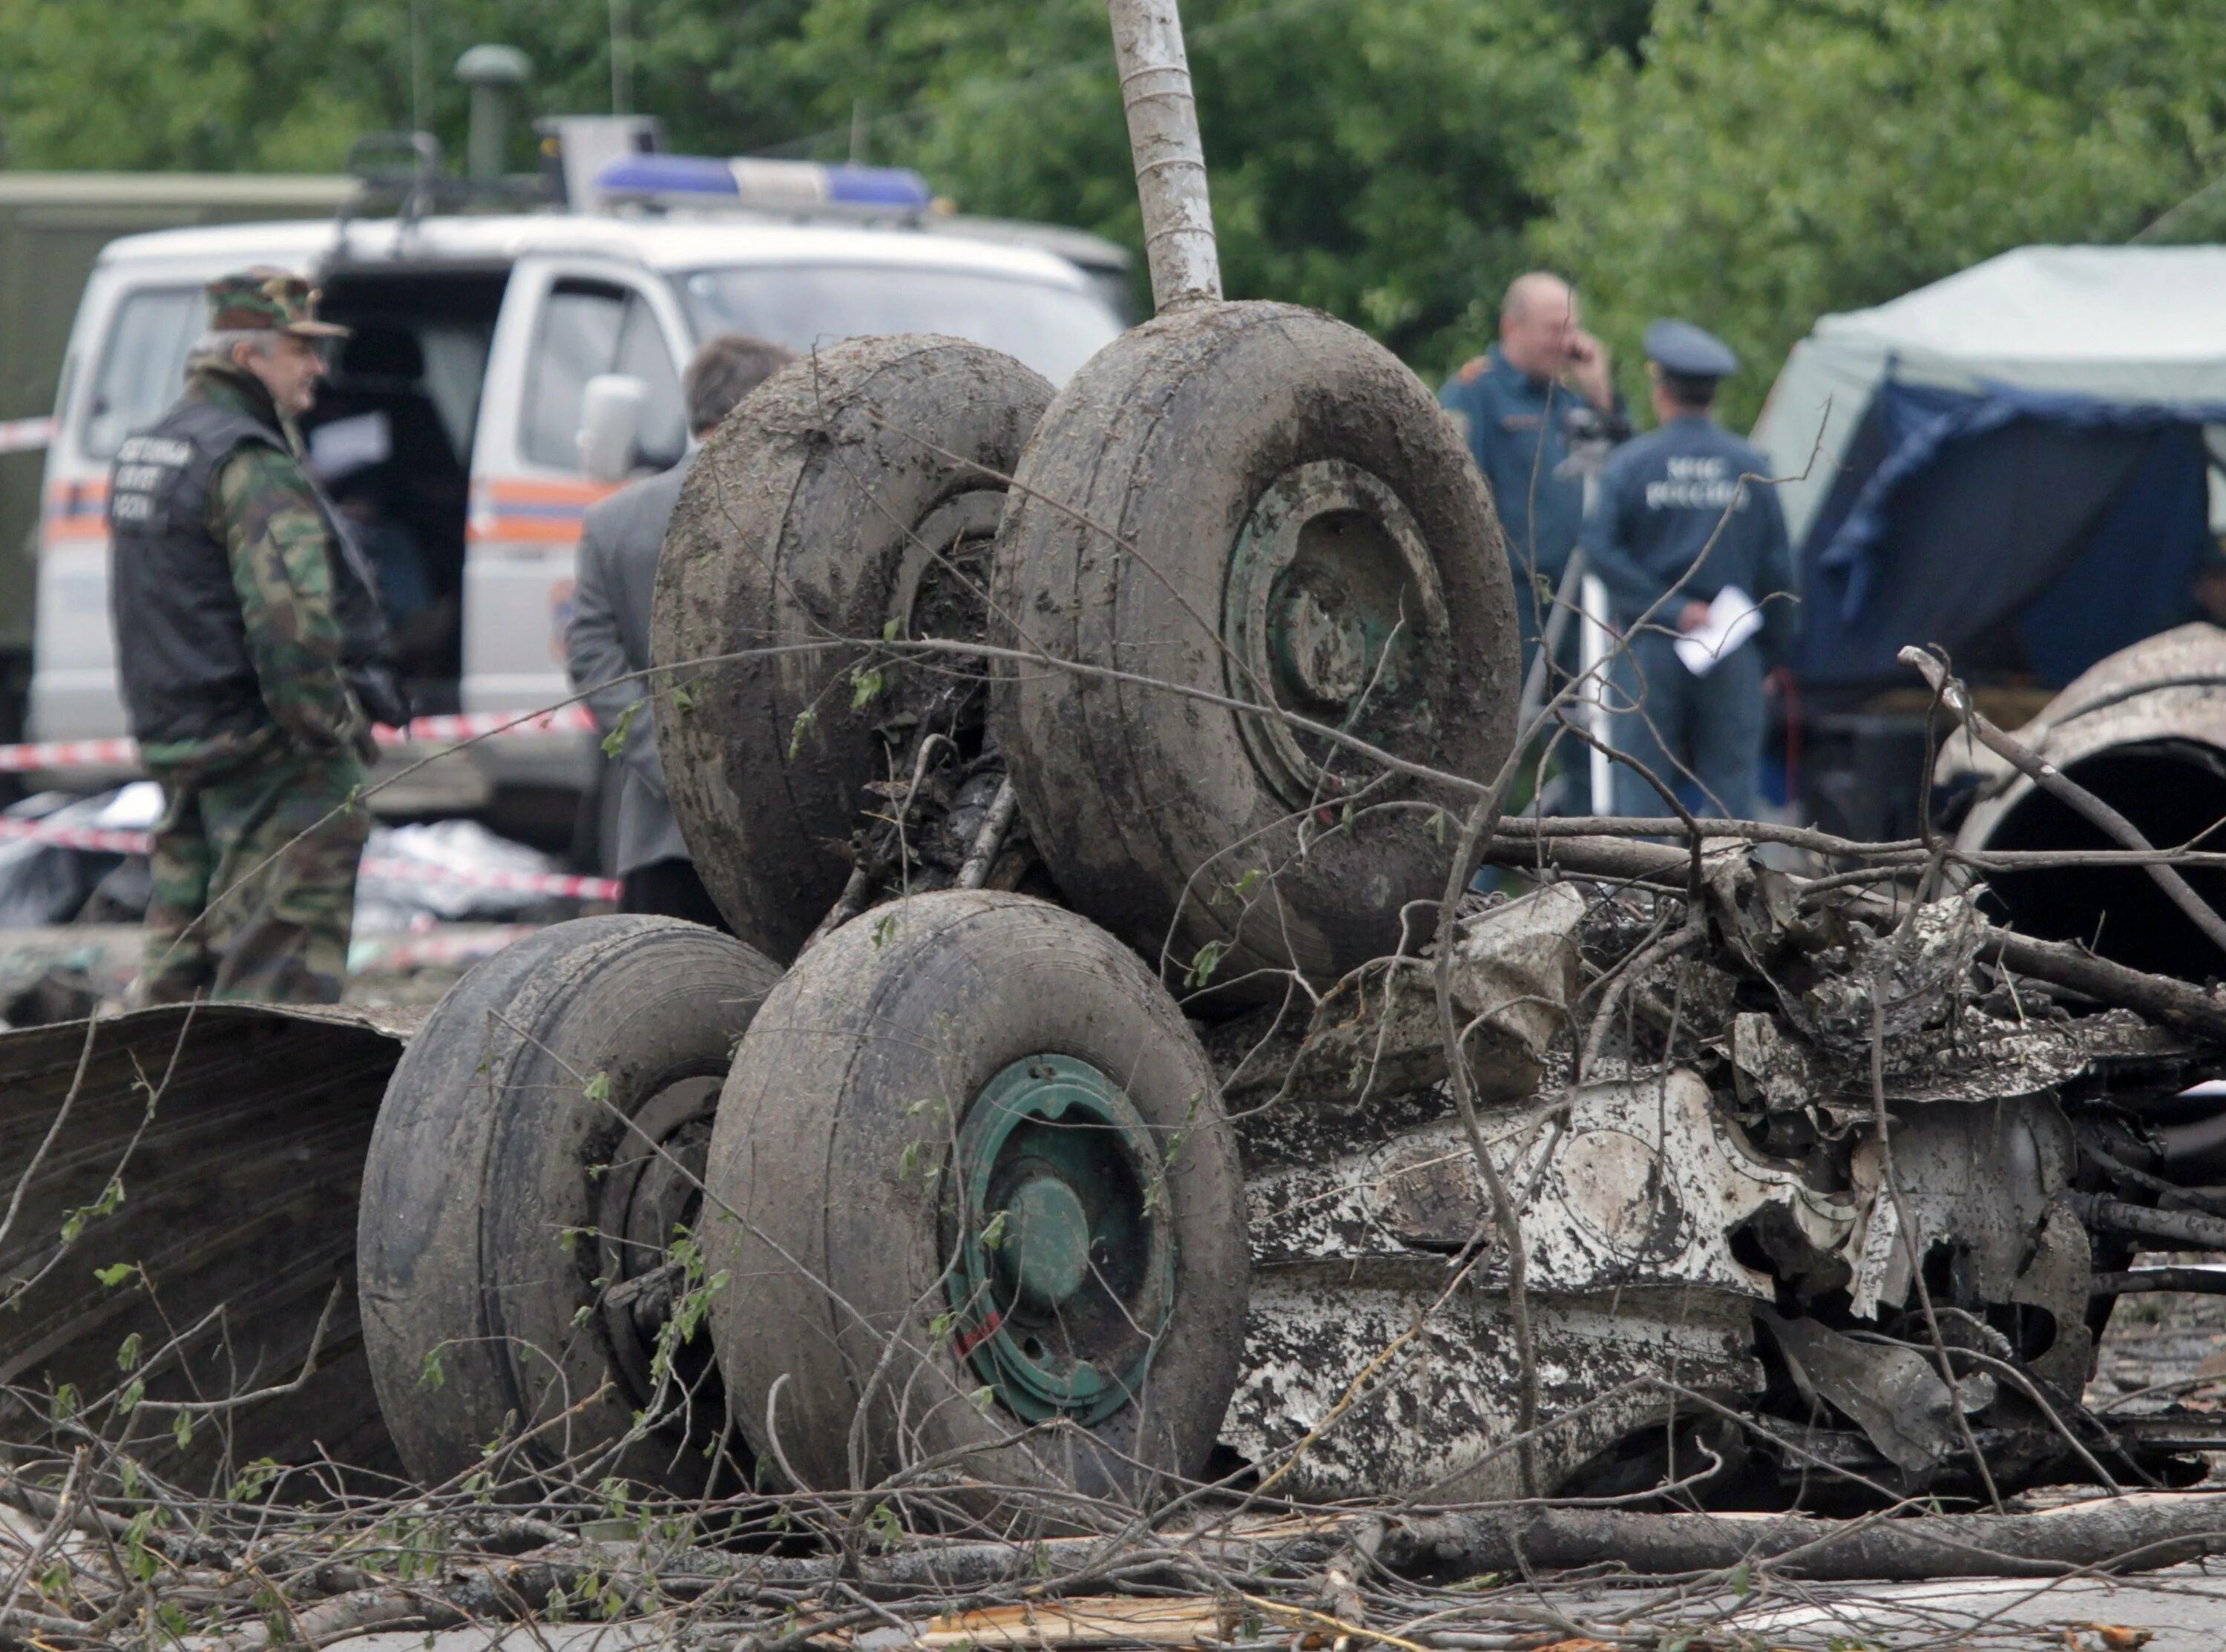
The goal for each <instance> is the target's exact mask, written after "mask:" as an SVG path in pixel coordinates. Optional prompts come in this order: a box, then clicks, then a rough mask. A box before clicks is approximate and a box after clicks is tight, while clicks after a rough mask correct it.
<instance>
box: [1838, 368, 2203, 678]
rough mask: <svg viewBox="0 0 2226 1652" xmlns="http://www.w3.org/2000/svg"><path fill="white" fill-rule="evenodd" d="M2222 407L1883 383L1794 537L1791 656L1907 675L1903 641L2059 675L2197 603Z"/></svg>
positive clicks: (1973, 660)
mask: <svg viewBox="0 0 2226 1652" xmlns="http://www.w3.org/2000/svg"><path fill="white" fill-rule="evenodd" d="M2206 424H2226V404H2165V403H2127V402H2114V401H2106V400H2102V399H2099V398H2096V397H2089V396H2081V395H2073V394H2068V393H2060V392H2042V391H2025V390H2018V389H2013V388H2009V387H2006V386H1989V387H1988V388H1987V389H1986V390H1984V391H1981V392H1980V393H1977V394H1965V393H1961V392H1957V391H1944V390H1937V389H1931V388H1928V387H1924V386H1919V385H1913V384H1902V383H1898V382H1897V381H1896V380H1895V379H1894V378H1892V376H1891V374H1889V375H1888V377H1887V378H1886V379H1885V381H1884V382H1883V383H1881V384H1879V389H1878V392H1877V394H1876V395H1875V396H1874V397H1873V399H1872V402H1871V404H1870V406H1869V408H1868V409H1867V410H1866V411H1865V414H1864V416H1863V418H1862V421H1861V423H1860V426H1859V427H1858V429H1856V430H1855V431H1854V434H1853V435H1852V437H1851V438H1850V440H1849V441H1848V445H1847V447H1846V449H1845V451H1844V452H1843V453H1842V454H1841V469H1840V472H1839V474H1838V476H1837V477H1836V479H1835V482H1834V484H1833V486H1832V487H1831V489H1830V490H1829V492H1828V493H1827V495H1826V497H1825V499H1824V500H1823V503H1822V505H1821V507H1820V508H1819V509H1818V511H1817V512H1816V517H1815V518H1814V520H1813V521H1812V522H1811V523H1810V524H1809V531H1808V532H1807V534H1806V536H1805V537H1804V538H1803V544H1802V593H1803V604H1802V609H1803V612H1802V621H1803V626H1802V632H1803V634H1802V639H1801V644H1800V647H1799V651H1798V653H1797V670H1799V672H1800V675H1801V676H1802V677H1803V680H1804V682H1807V683H1812V684H1815V685H1816V686H1818V687H1822V688H1848V689H1862V688H1867V687H1872V686H1880V687H1883V686H1887V685H1890V684H1898V683H1906V682H1907V681H1908V673H1907V672H1906V671H1905V670H1903V669H1902V668H1901V667H1900V666H1899V665H1898V664H1896V662H1895V659H1894V656H1895V653H1896V652H1897V651H1898V650H1899V649H1901V648H1902V647H1903V646H1905V645H1907V644H1910V643H1919V644H1938V645H1942V646H1943V647H1945V648H1947V649H1948V651H1949V654H1950V655H1951V657H1953V658H1954V659H1955V661H1956V666H1957V668H1958V669H1959V670H1966V671H1973V672H1978V673H1981V674H1986V673H2007V674H2015V675H2019V676H2024V677H2032V679H2034V680H2037V681H2038V682H2039V683H2044V684H2046V685H2049V686H2051V687H2053V686H2057V685H2060V684H2062V683H2067V682H2069V681H2070V679H2071V678H2072V677H2076V676H2077V675H2078V674H2079V672H2081V671H2082V670H2085V669H2086V668H2087V667H2088V666H2089V665H2091V664H2094V663H2095V662H2096V660H2098V659H2101V658H2102V657H2103V656H2105V655H2107V654H2109V653H2112V652H2115V651H2116V650H2118V649H2120V648H2122V647H2125V646H2126V645H2128V644H2131V643H2134V642H2138V641H2139V640H2140V639H2142V638H2144V637H2147V636H2150V635H2153V633H2155V632H2159V631H2163V630H2166V629H2167V628H2169V627H2170V626H2174V625H2177V624H2179V623H2180V622H2181V621H2183V620H2185V619H2190V618H2192V617H2194V614H2195V612H2196V610H2195V607H2194V601H2193V595H2192V591H2193V583H2194V577H2195V573H2196V570H2197V568H2198V567H2199V566H2200V565H2201V564H2202V563H2203V562H2204V559H2205V558H2207V557H2209V556H2212V555H2214V554H2215V552H2214V550H2213V546H2212V541H2211V537H2210V525H2209V504H2208V482H2207V471H2208V465H2209V456H2208V454H2207V453H2206V451H2205V449H2204V441H2203V427H2204V425H2206Z"/></svg>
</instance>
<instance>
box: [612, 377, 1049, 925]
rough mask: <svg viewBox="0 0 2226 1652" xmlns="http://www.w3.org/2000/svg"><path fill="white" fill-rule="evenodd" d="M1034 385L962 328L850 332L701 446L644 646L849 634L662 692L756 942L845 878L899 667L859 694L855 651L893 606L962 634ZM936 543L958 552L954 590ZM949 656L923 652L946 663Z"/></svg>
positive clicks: (700, 847) (690, 823) (807, 913)
mask: <svg viewBox="0 0 2226 1652" xmlns="http://www.w3.org/2000/svg"><path fill="white" fill-rule="evenodd" d="M1050 400H1051V386H1050V385H1049V384H1046V382H1045V381H1044V379H1043V378H1041V377H1040V375H1038V374H1037V373H1035V372H1032V371H1030V370H1029V369H1028V368H1027V367H1025V366H1023V365H1021V364H1020V363H1019V362H1017V361H1015V360H1014V359H1012V358H1011V357H1009V356H1004V355H1001V354H999V353H997V352H995V351H994V350H988V349H984V348H983V346H980V345H976V344H969V343H966V342H964V341H963V340H957V339H949V338H942V337H938V336H935V335H932V334H909V335H900V336H897V337H890V338H874V339H860V340H851V341H849V342H848V343H843V344H838V345H835V346H832V347H830V348H828V349H825V350H821V351H817V352H815V353H813V354H811V356H809V357H807V358H805V359H804V360H802V361H799V362H797V363H796V364H794V365H792V366H790V367H788V368H786V369H785V370H784V371H782V372H779V373H778V374H776V375H774V377H773V378H770V379H768V380H767V381H766V383H765V384H762V385H760V387H759V388H758V389H757V390H756V391H754V392H753V393H752V394H751V395H750V396H748V397H746V398H745V399H744V400H743V402H742V403H741V406H739V407H737V408H736V409H735V411H734V412H733V413H732V414H730V415H729V416H728V418H727V420H726V422H725V423H723V424H722V425H721V426H720V427H719V429H717V430H716V431H715V432H714V433H713V434H712V435H711V436H710V437H709V439H708V440H707V441H706V442H705V443H704V445H703V452H702V453H701V454H699V455H698V456H697V458H696V463H695V466H694V467H693V469H692V470H691V471H690V473H689V477H688V480H687V483H686V485H685V486H684V488H683V489H682V491H681V494H680V500H679V503H678V505H677V507H676V508H675V509H674V511H673V516H672V524H671V529H670V530H669V531H668V533H667V536H666V538H665V553H664V556H663V558H662V560H661V562H660V564H659V567H658V586H657V598H656V604H655V611H654V617H653V621H652V658H655V659H657V660H658V661H660V662H668V661H681V660H690V659H708V658H716V657H720V656H726V655H734V654H738V653H741V652H743V651H747V650H752V649H764V648H768V647H770V648H773V649H779V648H780V647H782V646H783V645H791V646H793V645H825V644H827V643H828V642H829V641H830V639H856V640H857V642H858V644H859V645H856V646H849V647H834V648H828V647H824V646H821V647H817V648H810V647H807V648H805V649H803V650H799V651H792V652H786V653H782V652H773V653H766V654H760V655H757V656H755V657H753V658H733V659H727V660H724V661H722V663H721V664H716V665H711V666H706V667H703V668H702V669H701V670H689V671H684V672H680V673H678V674H677V676H676V678H675V682H676V683H677V686H678V687H679V689H681V691H682V692H683V693H684V695H685V696H686V703H685V704H684V705H683V704H680V703H677V702H673V701H665V702H660V709H659V712H658V718H657V736H658V751H659V753H661V754H662V756H663V758H664V766H665V783H666V785H667V786H668V787H669V788H670V791H671V797H672V805H673V811H674V813H675V814H676V815H677V816H678V817H679V822H680V829H681V835H682V836H684V838H686V839H687V841H688V845H689V848H690V849H691V850H692V851H693V852H694V855H695V859H696V867H697V868H698V869H699V870H700V871H701V872H702V873H703V881H704V883H705V885H706V886H708V887H709V890H710V892H711V895H712V898H713V899H715V900H716V901H717V902H718V904H719V910H720V911H721V912H723V913H724V914H726V917H727V920H728V923H730V924H733V925H734V927H735V933H736V934H738V935H740V936H741V937H742V938H743V939H745V940H746V941H748V942H749V943H750V944H752V945H754V946H755V947H757V948H758V949H759V950H761V951H763V952H764V953H766V955H767V956H770V957H773V958H776V959H779V960H780V961H781V962H783V963H785V962H787V961H788V960H789V959H790V958H792V957H793V956H795V953H796V950H797V948H798V945H800V944H802V942H803V941H804V939H805V937H806V936H807V935H809V934H810V933H811V930H812V928H813V926H814V925H816V924H817V923H818V922H819V920H820V919H821V918H823V917H824V916H825V914H826V912H827V911H828V909H829V908H830V906H832V905H834V904H835V901H836V898H837V896H839V895H840V894H841V893H842V890H843V881H844V879H845V878H846V876H847V875H848V873H849V866H848V863H847V862H846V861H845V860H844V859H843V856H842V855H841V854H840V853H839V852H838V851H839V848H840V846H841V845H842V843H843V841H844V840H845V839H847V838H848V837H849V834H850V830H851V828H852V826H853V825H854V824H855V822H856V819H857V816H858V811H859V810H860V809H861V807H862V805H863V804H865V803H866V801H867V799H866V797H865V795H864V792H863V790H862V788H863V787H864V786H865V785H866V784H867V783H868V782H869V781H873V780H879V779H886V778H887V761H886V753H887V745H886V743H885V742H884V741H883V740H882V739H881V737H880V736H879V735H878V734H876V733H875V732H874V731H875V729H876V728H877V727H880V726H882V725H885V724H886V723H887V722H888V721H889V720H890V719H891V718H892V717H893V716H896V715H900V712H901V711H903V710H906V709H913V708H911V707H909V706H905V705H900V701H901V700H902V699H903V695H902V692H901V689H902V677H903V676H904V673H903V672H902V671H901V670H900V669H898V668H896V667H894V666H890V665H888V664H883V665H882V666H881V668H880V670H881V688H880V689H879V691H878V692H874V693H871V694H861V693H859V692H856V691H855V683H854V678H853V673H854V671H855V670H858V668H859V667H860V666H861V664H862V663H863V662H864V661H865V660H866V659H867V658H868V657H869V654H870V647H869V645H870V644H871V642H872V641H873V640H874V639H878V638H880V637H881V636H882V635H883V634H884V627H886V626H888V625H890V623H891V622H892V621H894V622H895V623H896V626H897V627H898V630H899V632H900V633H902V634H906V635H913V636H919V635H932V636H938V637H951V636H953V635H954V634H964V633H969V632H970V633H971V635H972V639H975V640H978V639H980V636H981V632H982V626H983V615H982V613H981V605H980V600H979V596H978V592H979V589H980V587H981V585H982V583H983V580H984V579H985V578H986V573H987V569H986V566H984V565H983V564H986V561H987V557H988V552H989V543H990V540H991V538H992V537H993V536H994V534H995V531H996V521H997V516H998V513H999V511H1000V510H1001V509H1002V505H1003V503H1004V490H1005V483H1004V478H1006V477H1008V476H1009V475H1011V474H1012V472H1013V467H1014V465H1015V464H1016V463H1017V462H1018V461H1019V460H1020V455H1021V446H1022V444H1023V443H1024V442H1026V441H1027V435H1028V432H1029V431H1031V430H1032V429H1034V428H1035V423H1036V420H1037V419H1038V418H1039V417H1040V416H1042V413H1043V410H1044V408H1045V406H1046V404H1047V403H1049V401H1050ZM945 554H947V555H948V556H949V560H950V561H951V562H955V563H957V564H959V565H960V566H967V565H970V564H971V565H974V567H975V568H976V572H975V573H974V574H973V575H972V576H971V581H972V584H973V587H974V592H975V594H974V595H973V596H972V597H971V598H970V600H968V599H967V598H966V596H965V593H964V590H963V586H964V581H956V580H954V579H953V578H952V577H951V575H949V574H948V572H947V570H946V569H944V568H943V567H942V565H941V564H939V563H938V561H937V558H938V556H944V555H945ZM953 598H957V599H959V600H957V601H956V602H955V604H954V602H953V600H952V599H953ZM958 663H959V662H958V661H957V660H955V659H951V660H944V661H938V662H934V663H933V668H932V669H933V670H940V671H941V673H942V674H943V675H942V680H944V681H948V678H949V675H950V671H951V667H953V666H955V665H957V664H958ZM916 680H917V681H919V682H923V683H925V682H927V681H928V680H929V675H925V674H923V675H919V676H918V677H916Z"/></svg>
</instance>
